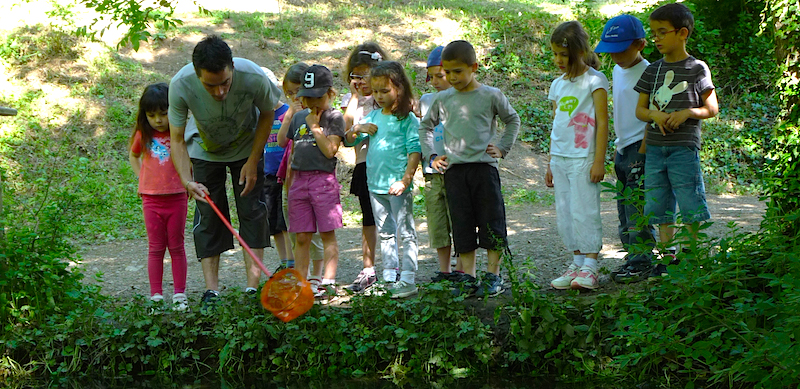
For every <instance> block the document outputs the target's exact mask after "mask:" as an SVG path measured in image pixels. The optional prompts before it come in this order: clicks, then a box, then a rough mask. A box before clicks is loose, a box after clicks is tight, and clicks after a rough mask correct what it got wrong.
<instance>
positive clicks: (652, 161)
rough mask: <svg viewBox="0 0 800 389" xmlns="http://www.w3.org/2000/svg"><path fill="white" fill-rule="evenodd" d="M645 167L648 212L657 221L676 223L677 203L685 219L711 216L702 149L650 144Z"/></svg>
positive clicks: (686, 221)
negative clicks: (701, 157) (707, 201)
mask: <svg viewBox="0 0 800 389" xmlns="http://www.w3.org/2000/svg"><path fill="white" fill-rule="evenodd" d="M646 155H647V162H646V163H645V168H644V187H645V188H647V191H646V193H645V199H646V200H645V207H644V213H645V215H650V222H651V223H654V224H670V223H675V221H676V215H675V207H676V205H677V206H679V207H680V209H681V218H682V219H683V223H686V224H690V223H696V222H701V221H705V220H708V219H710V218H711V214H710V213H709V212H708V205H707V204H706V189H705V184H704V183H703V172H702V170H700V152H699V150H698V149H697V148H694V147H687V146H652V145H648V146H647V154H646Z"/></svg>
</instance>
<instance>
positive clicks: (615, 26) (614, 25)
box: [594, 15, 644, 53]
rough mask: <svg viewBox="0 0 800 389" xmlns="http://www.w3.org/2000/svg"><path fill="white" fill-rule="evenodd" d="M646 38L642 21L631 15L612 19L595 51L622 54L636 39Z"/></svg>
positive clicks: (607, 24)
mask: <svg viewBox="0 0 800 389" xmlns="http://www.w3.org/2000/svg"><path fill="white" fill-rule="evenodd" d="M642 38H644V26H642V21H641V20H639V19H637V18H635V17H633V16H631V15H619V16H615V17H613V18H611V20H609V21H608V23H606V27H605V28H604V29H603V35H600V43H598V44H597V48H596V49H594V51H595V52H596V53H620V52H623V51H625V50H627V49H628V47H630V45H631V43H632V42H633V41H635V40H636V39H642Z"/></svg>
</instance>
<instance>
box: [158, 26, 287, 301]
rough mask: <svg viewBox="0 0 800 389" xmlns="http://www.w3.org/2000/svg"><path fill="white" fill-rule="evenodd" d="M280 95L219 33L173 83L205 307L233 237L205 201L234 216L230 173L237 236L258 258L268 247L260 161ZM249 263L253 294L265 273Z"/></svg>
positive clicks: (176, 158) (175, 155) (177, 153)
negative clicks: (229, 180)
mask: <svg viewBox="0 0 800 389" xmlns="http://www.w3.org/2000/svg"><path fill="white" fill-rule="evenodd" d="M279 97H280V90H279V89H278V87H277V86H275V84H273V83H272V82H271V81H269V79H268V78H267V76H266V74H265V73H264V71H263V70H261V68H260V67H259V66H258V65H256V64H255V63H253V62H251V61H249V60H246V59H243V58H233V56H232V54H231V49H230V47H229V46H228V45H227V44H226V43H225V42H224V41H223V40H222V39H220V38H219V37H217V36H214V35H211V36H208V37H206V38H204V39H203V40H201V41H200V43H198V44H197V46H195V48H194V52H193V53H192V64H189V65H186V66H184V67H183V68H182V69H181V70H180V71H179V72H178V73H177V74H176V75H175V77H173V78H172V80H171V81H170V88H169V124H170V134H171V144H172V161H173V163H174V164H175V168H176V169H177V171H178V174H179V175H180V176H181V181H182V182H183V183H184V186H185V187H186V190H187V192H188V193H189V194H190V195H191V196H192V197H194V198H195V200H197V201H196V205H197V210H196V212H195V218H194V227H193V229H192V231H193V234H194V241H195V249H196V251H197V256H198V258H200V262H201V264H202V268H203V276H204V277H205V282H206V289H207V290H206V292H205V294H204V295H203V303H204V305H206V304H211V303H213V302H214V300H215V299H216V298H217V296H218V295H219V292H218V291H219V277H218V275H219V255H220V254H221V253H223V252H225V251H227V250H230V249H233V236H232V234H231V233H230V232H229V231H228V230H227V229H226V228H225V226H224V224H223V223H222V221H221V220H220V219H219V217H217V216H216V214H214V212H213V210H212V209H211V207H210V206H209V205H208V203H207V202H206V200H205V197H206V196H208V197H210V198H211V199H212V200H213V201H214V202H215V203H216V204H217V205H218V206H219V208H220V209H221V210H222V211H223V212H224V213H226V214H227V213H228V202H227V194H226V189H225V182H226V180H227V173H228V171H229V172H230V174H231V177H232V181H233V182H232V184H233V191H234V197H235V198H236V210H237V213H238V215H239V221H240V226H239V233H240V234H241V235H242V237H243V239H244V240H245V242H246V243H247V244H248V245H249V246H251V247H252V248H253V251H254V253H255V255H256V256H258V257H259V259H262V258H263V256H264V247H267V246H269V236H268V231H269V228H268V226H267V217H266V214H267V209H266V201H265V199H264V191H263V185H264V175H263V173H262V172H263V170H264V161H263V157H262V156H263V152H264V145H265V144H266V142H267V137H268V136H269V132H270V129H271V128H272V121H273V119H274V115H275V113H274V111H273V107H275V104H276V103H277V102H278V99H279ZM190 111H191V115H190V114H189V112H190ZM244 260H245V267H246V271H247V289H246V291H247V292H248V293H255V292H256V288H257V287H258V284H259V279H260V275H261V271H260V270H259V268H258V267H257V265H256V264H255V262H254V261H253V259H252V258H250V257H249V256H248V255H247V254H245V255H244Z"/></svg>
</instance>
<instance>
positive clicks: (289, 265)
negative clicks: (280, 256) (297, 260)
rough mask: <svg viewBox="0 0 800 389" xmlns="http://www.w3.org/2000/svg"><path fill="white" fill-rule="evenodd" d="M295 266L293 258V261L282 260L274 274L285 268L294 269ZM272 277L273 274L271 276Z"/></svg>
mask: <svg viewBox="0 0 800 389" xmlns="http://www.w3.org/2000/svg"><path fill="white" fill-rule="evenodd" d="M293 268H294V260H291V261H288V262H281V264H280V265H278V267H277V268H276V269H275V271H274V272H272V275H273V276H274V275H275V274H276V273H278V272H279V271H281V270H283V269H293ZM271 277H272V276H270V278H271Z"/></svg>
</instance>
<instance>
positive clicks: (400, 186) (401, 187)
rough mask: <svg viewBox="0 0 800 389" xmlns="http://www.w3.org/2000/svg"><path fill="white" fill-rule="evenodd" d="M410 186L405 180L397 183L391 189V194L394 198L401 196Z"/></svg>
mask: <svg viewBox="0 0 800 389" xmlns="http://www.w3.org/2000/svg"><path fill="white" fill-rule="evenodd" d="M407 188H408V185H407V184H406V183H405V182H403V180H400V181H396V182H395V183H394V184H392V186H390V187H389V194H390V195H393V196H400V195H401V194H403V192H405V191H406V189H407Z"/></svg>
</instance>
